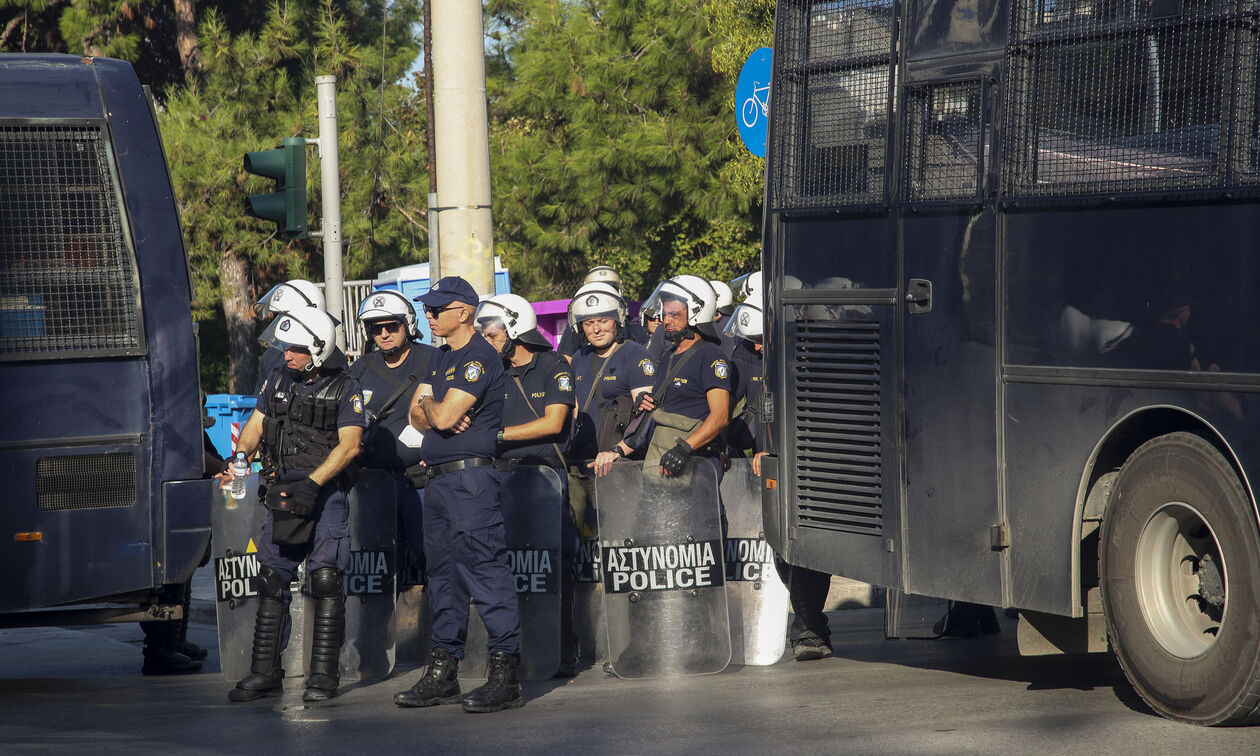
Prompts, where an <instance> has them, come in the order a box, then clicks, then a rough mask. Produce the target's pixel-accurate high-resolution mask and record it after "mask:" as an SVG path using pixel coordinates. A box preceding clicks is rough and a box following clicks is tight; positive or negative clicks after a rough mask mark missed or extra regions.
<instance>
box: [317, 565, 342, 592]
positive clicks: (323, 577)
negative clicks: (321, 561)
mask: <svg viewBox="0 0 1260 756" xmlns="http://www.w3.org/2000/svg"><path fill="white" fill-rule="evenodd" d="M342 587H343V583H342V577H341V570H339V569H337V568H336V567H320V568H319V569H318V570H315V571H314V572H312V573H311V595H312V596H314V597H315V598H333V597H336V596H340V595H341V594H342Z"/></svg>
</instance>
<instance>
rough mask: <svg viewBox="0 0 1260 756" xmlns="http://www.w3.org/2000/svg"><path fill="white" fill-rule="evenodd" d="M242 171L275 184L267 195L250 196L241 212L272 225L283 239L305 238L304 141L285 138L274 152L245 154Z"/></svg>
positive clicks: (264, 151)
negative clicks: (270, 180)
mask: <svg viewBox="0 0 1260 756" xmlns="http://www.w3.org/2000/svg"><path fill="white" fill-rule="evenodd" d="M245 170H246V171H247V172H249V173H253V174H256V175H258V176H266V177H267V178H269V179H272V180H273V181H275V182H276V191H274V192H271V193H270V194H251V195H249V197H248V198H246V200H245V212H247V213H249V214H250V215H252V216H254V217H255V218H263V219H264V220H269V221H274V222H275V224H276V226H277V227H278V230H279V231H280V233H282V234H284V238H286V239H305V238H306V140H305V139H303V138H301V137H286V138H285V139H284V141H283V143H282V145H281V146H280V147H277V148H276V149H274V150H262V151H260V152H247V153H245Z"/></svg>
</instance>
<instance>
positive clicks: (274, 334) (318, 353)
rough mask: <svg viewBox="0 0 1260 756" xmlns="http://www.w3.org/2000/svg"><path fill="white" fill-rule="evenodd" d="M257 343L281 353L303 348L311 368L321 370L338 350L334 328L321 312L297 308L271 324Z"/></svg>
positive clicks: (327, 317)
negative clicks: (309, 360) (309, 353)
mask: <svg viewBox="0 0 1260 756" xmlns="http://www.w3.org/2000/svg"><path fill="white" fill-rule="evenodd" d="M258 343H259V344H262V345H263V346H264V347H275V348H276V349H279V350H281V351H284V350H285V349H288V348H289V347H295V346H297V347H306V348H307V349H309V350H310V352H311V362H312V367H316V368H318V367H323V365H324V363H325V362H327V361H328V359H329V358H330V357H332V356H333V353H334V352H336V351H337V326H336V325H335V324H334V323H333V319H332V317H330V316H329V315H328V313H326V312H324V311H323V310H318V309H316V308H314V307H299V308H297V309H295V310H291V311H289V312H286V313H282V314H281V315H280V316H279V317H278V318H276V319H275V320H273V321H271V324H270V325H268V326H267V328H266V330H264V331H263V332H262V335H261V336H259V337H258Z"/></svg>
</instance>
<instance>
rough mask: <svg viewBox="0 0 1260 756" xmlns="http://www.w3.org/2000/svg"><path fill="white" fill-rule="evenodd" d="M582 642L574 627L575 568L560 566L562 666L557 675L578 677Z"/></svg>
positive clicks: (557, 670) (566, 565)
mask: <svg viewBox="0 0 1260 756" xmlns="http://www.w3.org/2000/svg"><path fill="white" fill-rule="evenodd" d="M581 648H582V642H581V639H580V638H578V634H577V631H576V630H575V629H574V627H573V570H572V569H571V565H569V564H567V563H566V564H564V565H563V566H562V567H561V568H560V666H559V667H557V668H556V674H555V675H554V676H555V677H577V671H578V660H579V658H580V656H581Z"/></svg>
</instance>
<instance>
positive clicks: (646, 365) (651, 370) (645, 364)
mask: <svg viewBox="0 0 1260 756" xmlns="http://www.w3.org/2000/svg"><path fill="white" fill-rule="evenodd" d="M639 369H640V370H642V371H643V374H644V375H656V364H655V363H654V362H652V361H651V360H639Z"/></svg>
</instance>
